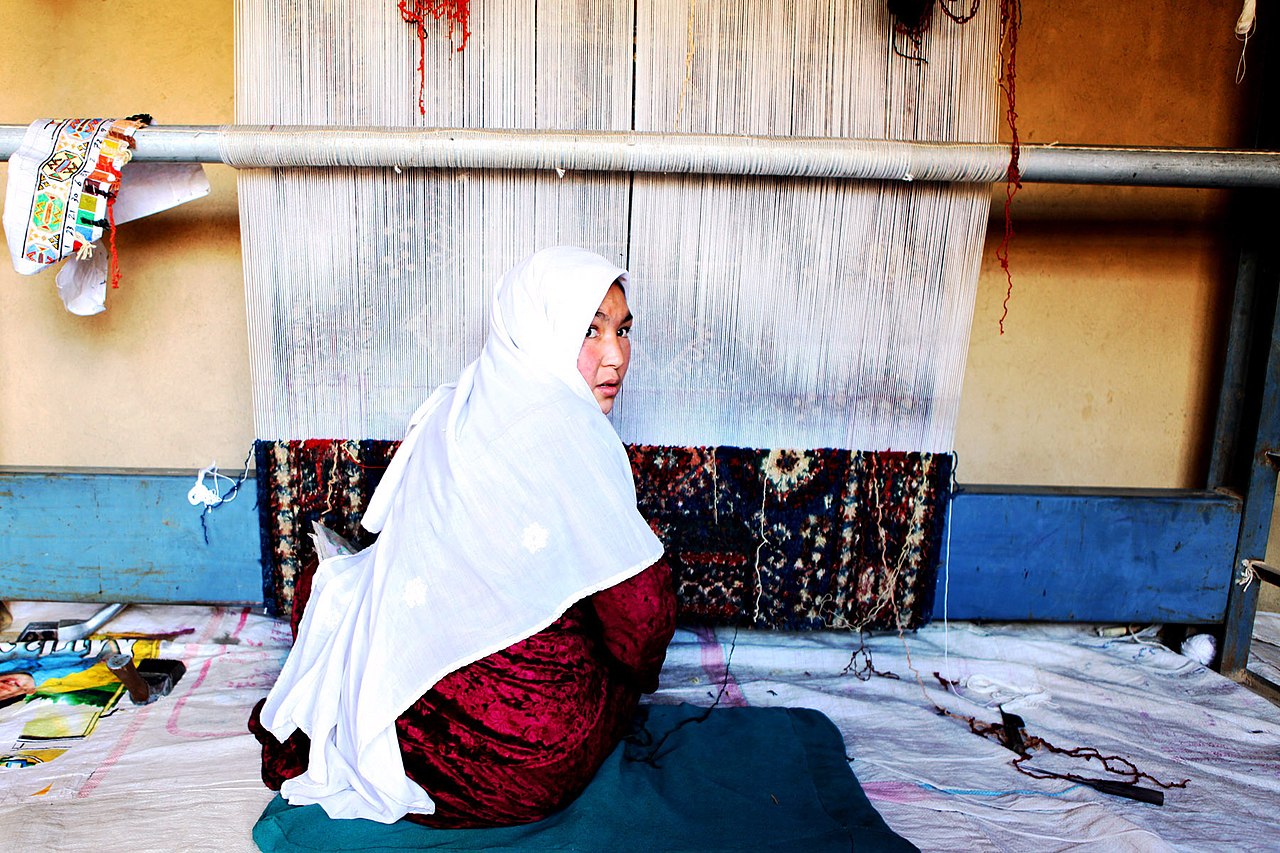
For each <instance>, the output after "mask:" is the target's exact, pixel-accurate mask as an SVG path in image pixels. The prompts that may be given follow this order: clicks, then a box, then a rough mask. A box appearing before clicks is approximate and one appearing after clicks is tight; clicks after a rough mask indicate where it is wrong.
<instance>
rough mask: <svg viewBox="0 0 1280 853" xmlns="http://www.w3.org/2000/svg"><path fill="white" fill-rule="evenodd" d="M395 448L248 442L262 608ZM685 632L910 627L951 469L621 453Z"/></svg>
mask: <svg viewBox="0 0 1280 853" xmlns="http://www.w3.org/2000/svg"><path fill="white" fill-rule="evenodd" d="M397 445H398V442H394V441H351V440H338V439H311V440H307V441H260V442H258V443H257V450H256V455H257V470H258V506H259V511H260V512H261V516H262V537H263V541H262V553H263V566H264V572H263V575H264V577H263V582H264V597H265V601H266V603H267V607H268V609H270V610H271V611H272V612H275V613H281V614H283V613H288V612H289V609H290V607H291V605H292V602H293V581H294V578H295V577H296V576H297V575H298V574H299V572H300V571H301V568H302V566H304V565H305V564H306V563H307V561H309V560H313V559H315V551H314V548H313V546H312V543H311V540H310V538H309V537H308V536H307V534H308V533H310V532H311V523H312V521H314V520H318V521H320V523H322V524H324V525H325V526H326V527H328V528H330V529H331V530H334V531H335V532H337V533H339V534H341V535H343V536H345V537H347V538H348V539H350V540H351V541H352V542H353V543H354V544H356V545H366V544H368V543H369V542H371V541H372V539H373V537H372V535H371V534H369V533H367V532H366V531H365V530H364V529H363V528H361V527H360V525H359V521H360V517H361V515H362V514H363V512H364V507H365V505H366V504H367V503H368V501H369V498H370V496H371V495H372V494H373V490H374V488H376V487H377V484H378V481H379V480H380V479H381V478H382V473H383V471H385V470H386V467H387V464H388V462H390V460H391V456H392V454H393V453H394V452H395V449H396V447H397ZM627 452H628V454H629V455H630V457H631V467H632V470H633V471H634V473H635V482H636V495H637V502H638V505H639V508H640V512H641V514H642V515H643V516H644V517H645V518H647V519H648V520H649V523H650V524H651V525H652V526H653V529H654V531H655V532H656V533H657V534H658V537H659V538H660V539H661V540H662V542H663V544H664V545H665V546H666V549H667V560H668V562H669V563H670V565H671V568H672V571H673V573H674V574H675V580H676V589H677V595H678V598H679V602H680V612H681V618H682V620H683V621H684V622H686V623H700V624H719V625H739V626H743V627H752V628H785V629H814V628H848V629H864V628H865V629H896V628H916V627H919V626H921V625H923V624H925V623H926V622H927V621H928V619H929V613H930V612H931V610H932V608H933V588H934V583H935V581H936V579H937V569H938V552H939V545H940V542H941V539H942V532H943V522H944V519H945V509H946V501H947V498H948V496H949V493H950V485H949V484H950V477H951V458H950V457H949V456H946V455H942V454H932V453H906V452H896V451H878V452H852V451H848V450H755V449H748V448H739V447H654V446H642V445H635V446H630V447H628V448H627Z"/></svg>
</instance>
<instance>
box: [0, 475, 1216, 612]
mask: <svg viewBox="0 0 1280 853" xmlns="http://www.w3.org/2000/svg"><path fill="white" fill-rule="evenodd" d="M192 481H193V478H192V477H191V476H190V475H188V474H165V473H153V472H146V473H141V474H139V473H133V474H126V473H36V472H0V598H9V599H14V598H18V599H22V598H30V599H45V600H59V601H128V602H161V601H164V602H186V601H192V602H209V603H260V602H261V601H262V570H261V561H260V546H259V539H258V518H257V508H256V506H255V491H254V489H253V484H252V483H251V482H246V483H245V486H244V488H243V490H242V491H241V494H240V496H239V497H238V498H237V499H236V500H235V501H233V502H231V503H229V504H226V505H224V506H222V507H220V508H219V509H216V510H214V511H213V513H211V514H210V515H209V516H208V519H207V520H208V531H209V542H208V544H207V545H206V544H205V541H204V537H203V534H202V532H201V528H200V511H199V509H197V508H196V507H193V506H191V505H190V504H189V503H188V502H187V499H186V495H187V490H188V489H189V488H190V486H191V483H192ZM1240 517H1241V516H1240V501H1239V499H1238V498H1234V497H1230V496H1226V495H1221V494H1216V493H1211V492H1186V491H1130V490H1083V489H1034V488H1025V489H1019V488H1012V487H985V488H977V487H966V488H965V489H963V490H962V491H961V492H960V493H958V494H957V495H956V496H955V498H954V504H953V507H952V515H951V525H952V530H951V548H950V552H951V556H950V600H949V604H950V607H949V612H948V615H949V616H950V618H952V619H987V620H1036V621H1097V622H1205V623H1209V622H1219V621H1221V620H1222V618H1223V615H1224V612H1225V608H1226V603H1227V591H1228V585H1229V583H1230V574H1231V570H1232V566H1231V562H1232V556H1231V555H1232V554H1233V553H1234V549H1235V544H1236V536H1237V533H1238V531H1239V528H1240ZM942 593H943V590H942V578H941V576H940V578H939V588H938V591H937V595H936V597H935V608H934V615H935V618H940V617H941V616H942V607H943V594H942Z"/></svg>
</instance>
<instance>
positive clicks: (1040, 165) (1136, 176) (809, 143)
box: [0, 125, 1280, 187]
mask: <svg viewBox="0 0 1280 853" xmlns="http://www.w3.org/2000/svg"><path fill="white" fill-rule="evenodd" d="M25 132H26V128H25V127H24V126H21V125H0V159H3V160H7V159H8V158H9V157H10V156H11V155H12V154H13V153H14V152H15V151H16V150H17V149H18V147H19V146H20V145H21V142H22V137H23V135H24V134H25ZM136 140H137V148H136V150H135V154H134V156H135V159H137V160H138V161H140V162H141V161H152V162H198V163H224V162H225V163H229V164H231V165H236V166H241V167H254V166H281V167H289V166H309V167H335V168H376V167H395V166H399V167H406V168H494V169H535V170H537V169H541V170H553V169H564V170H568V171H578V170H589V171H620V172H657V173H694V174H740V175H778V176H792V177H811V178H846V179H867V180H902V181H956V182H970V183H975V182H976V183H997V182H1001V181H1004V180H1005V178H1006V173H1007V169H1008V164H1009V149H1008V147H1007V146H1005V145H999V144H987V143H976V144H970V143H949V142H899V141H883V140H855V139H831V138H793V137H767V136H737V135H709V134H703V135H696V134H695V135H674V134H660V133H633V132H625V131H594V132H592V131H525V130H468V129H415V128H357V127H305V126H285V125H271V126H255V125H225V126H213V125H210V126H186V127H178V126H174V127H150V128H144V129H142V130H140V131H138V133H137V136H136ZM1019 162H1020V169H1021V179H1022V180H1023V181H1026V182H1044V183H1074V184H1112V185H1127V186H1167V187H1280V152H1278V151H1255V150H1223V149H1195V148H1121V147H1107V146H1076V145H1072V146H1067V145H1024V146H1022V149H1021V155H1020V161H1019Z"/></svg>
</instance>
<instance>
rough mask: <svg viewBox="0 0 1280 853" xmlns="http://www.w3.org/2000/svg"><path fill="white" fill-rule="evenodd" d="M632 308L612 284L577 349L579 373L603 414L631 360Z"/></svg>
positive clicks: (610, 402) (616, 392)
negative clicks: (579, 349) (630, 308)
mask: <svg viewBox="0 0 1280 853" xmlns="http://www.w3.org/2000/svg"><path fill="white" fill-rule="evenodd" d="M630 335H631V311H630V310H628V308H627V297H626V295H625V294H623V292H622V288H621V287H619V286H618V285H617V284H614V285H613V286H612V287H610V288H609V292H608V293H606V294H605V297H604V301H603V302H601V303H600V307H599V308H598V309H596V316H595V317H594V318H593V319H592V320H591V327H590V328H589V329H587V337H586V340H584V341H583V342H582V349H581V351H579V352H578V372H579V373H581V374H582V378H583V379H585V380H587V387H588V388H590V389H591V395H592V396H593V397H595V398H596V402H597V403H598V404H599V405H600V411H602V412H604V413H605V414H606V415H607V414H609V412H610V411H612V410H613V398H614V397H616V396H617V394H618V389H619V388H621V387H622V379H623V377H624V376H626V375H627V364H628V363H629V362H630V361H631V340H630Z"/></svg>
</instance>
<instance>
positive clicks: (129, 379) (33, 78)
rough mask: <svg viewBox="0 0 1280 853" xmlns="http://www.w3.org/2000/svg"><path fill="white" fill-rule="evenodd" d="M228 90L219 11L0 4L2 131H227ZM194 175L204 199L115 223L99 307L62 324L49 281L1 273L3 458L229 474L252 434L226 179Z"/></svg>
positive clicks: (227, 37)
mask: <svg viewBox="0 0 1280 853" xmlns="http://www.w3.org/2000/svg"><path fill="white" fill-rule="evenodd" d="M37 53H39V58H38V59H37ZM232 79H233V75H232V3H231V2H230V0H225V2H214V3H161V2H153V0H111V2H95V0H73V2H56V3H55V2H47V0H0V80H4V81H5V84H6V85H5V87H4V90H3V91H2V92H0V123H3V124H23V125H25V124H27V123H29V122H31V121H33V120H34V119H37V118H43V117H50V116H115V117H120V116H126V115H132V114H134V113H139V112H149V113H151V114H152V115H153V116H155V120H156V122H157V123H160V124H169V125H176V124H224V123H229V122H231V121H232V120H233V86H232ZM206 172H207V174H208V176H209V179H210V183H211V184H212V192H211V193H210V195H209V196H207V197H205V198H203V199H200V200H198V201H194V202H191V203H188V204H186V205H183V206H180V207H178V208H175V209H173V210H171V211H167V212H164V213H160V214H156V215H155V216H152V217H148V218H146V219H143V220H139V221H136V222H132V223H127V224H124V225H122V226H121V227H120V228H119V231H118V237H117V245H118V248H119V255H120V265H121V269H122V272H123V279H122V280H121V283H120V288H119V290H114V291H110V292H108V294H107V310H106V311H105V312H104V313H102V314H99V315H97V316H95V317H89V318H84V317H75V316H72V315H71V314H68V313H67V312H66V310H65V309H64V308H63V307H62V303H61V301H60V300H59V299H58V295H57V292H56V290H55V288H54V283H53V278H54V274H53V273H48V272H46V273H41V274H39V275H37V276H33V277H24V276H19V275H17V274H15V273H14V271H13V268H12V266H11V265H10V264H9V263H8V262H7V260H6V262H5V263H3V264H0V363H3V365H4V369H3V371H2V372H0V464H2V465H40V466H109V467H178V468H187V469H194V468H199V467H201V466H204V465H208V464H209V462H210V460H212V459H216V460H217V461H218V463H219V465H220V466H222V467H223V468H227V469H231V468H237V467H238V466H239V465H240V464H241V461H242V460H243V458H244V456H245V453H246V452H247V450H248V448H249V443H250V442H251V441H252V440H253V424H252V412H251V402H250V392H249V357H248V340H247V337H246V332H245V319H244V313H245V309H244V286H243V275H242V272H241V267H240V243H239V240H240V237H239V221H238V214H237V211H236V193H235V173H234V171H233V170H232V169H230V168H227V167H225V166H210V167H206ZM6 179H7V164H3V163H0V181H3V180H6Z"/></svg>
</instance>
